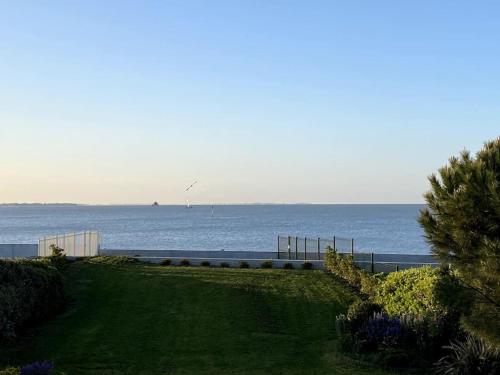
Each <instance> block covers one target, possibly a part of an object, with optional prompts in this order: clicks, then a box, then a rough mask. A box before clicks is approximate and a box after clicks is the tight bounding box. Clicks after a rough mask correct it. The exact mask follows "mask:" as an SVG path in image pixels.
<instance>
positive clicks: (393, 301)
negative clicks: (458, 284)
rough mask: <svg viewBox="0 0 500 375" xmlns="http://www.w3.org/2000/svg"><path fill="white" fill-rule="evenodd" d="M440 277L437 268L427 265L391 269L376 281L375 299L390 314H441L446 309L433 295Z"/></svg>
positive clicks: (434, 315)
mask: <svg viewBox="0 0 500 375" xmlns="http://www.w3.org/2000/svg"><path fill="white" fill-rule="evenodd" d="M439 279H440V275H439V270H437V269H433V268H431V267H429V266H428V267H420V268H409V269H407V270H403V271H398V272H392V273H390V274H389V275H387V277H386V278H385V280H384V281H383V282H381V283H380V284H379V286H378V288H377V289H376V291H375V296H374V301H375V302H376V303H378V304H380V305H382V306H383V307H384V310H385V311H386V312H387V313H388V314H389V315H392V316H402V315H405V314H411V315H419V316H432V317H436V316H441V315H443V314H446V312H447V311H446V308H445V307H443V306H442V305H441V304H440V303H439V301H438V299H437V297H436V285H437V284H438V282H439Z"/></svg>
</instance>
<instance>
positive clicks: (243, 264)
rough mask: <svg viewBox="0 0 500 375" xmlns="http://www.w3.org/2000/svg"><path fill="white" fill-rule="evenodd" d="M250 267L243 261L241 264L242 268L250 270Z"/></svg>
mask: <svg viewBox="0 0 500 375" xmlns="http://www.w3.org/2000/svg"><path fill="white" fill-rule="evenodd" d="M249 267H250V265H249V264H248V262H245V261H241V262H240V268H249Z"/></svg>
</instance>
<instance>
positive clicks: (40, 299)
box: [0, 260, 65, 340]
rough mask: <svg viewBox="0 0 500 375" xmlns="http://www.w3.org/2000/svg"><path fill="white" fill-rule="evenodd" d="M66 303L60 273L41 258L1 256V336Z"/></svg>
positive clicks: (7, 336)
mask: <svg viewBox="0 0 500 375" xmlns="http://www.w3.org/2000/svg"><path fill="white" fill-rule="evenodd" d="M64 304H65V296H64V287H63V281H62V277H61V274H60V273H59V271H58V270H57V268H55V267H54V266H52V265H51V263H50V261H47V260H43V261H38V260H20V261H11V260H0V340H2V339H12V338H15V337H16V336H17V334H18V333H19V331H20V330H21V329H22V328H23V327H25V326H31V325H34V324H36V323H38V322H40V321H42V320H44V319H46V318H48V317H50V316H52V315H54V314H55V313H56V312H58V311H60V310H61V309H62V307H63V306H64Z"/></svg>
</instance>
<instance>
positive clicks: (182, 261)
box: [179, 259, 191, 267]
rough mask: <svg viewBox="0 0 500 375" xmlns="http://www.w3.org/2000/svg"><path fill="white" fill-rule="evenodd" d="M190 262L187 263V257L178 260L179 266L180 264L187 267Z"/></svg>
mask: <svg viewBox="0 0 500 375" xmlns="http://www.w3.org/2000/svg"><path fill="white" fill-rule="evenodd" d="M190 264H191V263H189V260H187V259H182V260H181V261H180V262H179V266H182V267H187V266H189V265H190Z"/></svg>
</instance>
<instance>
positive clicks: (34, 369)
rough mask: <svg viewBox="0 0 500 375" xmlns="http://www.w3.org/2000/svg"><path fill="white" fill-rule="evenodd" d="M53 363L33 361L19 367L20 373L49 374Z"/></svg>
mask: <svg viewBox="0 0 500 375" xmlns="http://www.w3.org/2000/svg"><path fill="white" fill-rule="evenodd" d="M53 369H54V365H53V364H52V363H51V362H49V361H43V362H34V363H30V364H29V365H25V366H23V367H21V375H50V374H52V370H53Z"/></svg>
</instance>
